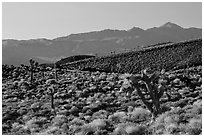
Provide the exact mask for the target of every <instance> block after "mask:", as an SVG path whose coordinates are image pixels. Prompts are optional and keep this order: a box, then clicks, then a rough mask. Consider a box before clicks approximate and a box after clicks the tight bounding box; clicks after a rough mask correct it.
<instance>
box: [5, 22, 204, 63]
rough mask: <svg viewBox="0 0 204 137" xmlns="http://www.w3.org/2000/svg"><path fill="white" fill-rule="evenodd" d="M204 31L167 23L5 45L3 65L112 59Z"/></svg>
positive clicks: (197, 34) (193, 36)
mask: <svg viewBox="0 0 204 137" xmlns="http://www.w3.org/2000/svg"><path fill="white" fill-rule="evenodd" d="M201 37H202V29H200V28H194V27H191V28H183V27H181V26H179V25H177V24H174V23H171V22H167V23H165V24H164V25H161V26H159V27H153V28H149V29H147V30H143V29H141V28H138V27H133V28H132V29H129V30H111V29H105V30H102V31H92V32H87V33H79V34H70V35H68V36H65V37H58V38H55V39H52V40H49V39H31V40H14V39H6V40H3V41H2V63H3V64H13V65H20V64H28V63H29V59H30V58H33V59H35V60H36V61H38V62H39V63H53V62H56V61H58V60H60V59H62V58H65V57H68V56H74V55H97V56H101V55H108V54H110V53H111V52H113V51H114V52H115V53H119V52H125V51H127V50H133V49H134V50H139V49H142V48H144V47H146V46H149V45H153V44H157V43H163V42H179V41H184V40H189V39H195V38H201Z"/></svg>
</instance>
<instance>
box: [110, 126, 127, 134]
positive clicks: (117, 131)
mask: <svg viewBox="0 0 204 137" xmlns="http://www.w3.org/2000/svg"><path fill="white" fill-rule="evenodd" d="M112 134H113V135H127V132H126V131H125V129H124V128H123V127H116V128H115V129H114V131H113V133H112Z"/></svg>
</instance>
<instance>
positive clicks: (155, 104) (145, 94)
mask: <svg viewBox="0 0 204 137" xmlns="http://www.w3.org/2000/svg"><path fill="white" fill-rule="evenodd" d="M161 74H162V75H161ZM163 74H164V71H162V72H161V73H153V74H148V73H147V70H144V71H142V73H141V74H139V75H134V76H131V77H130V78H129V80H130V82H131V84H132V85H133V87H134V88H135V89H136V90H137V93H138V95H139V96H140V98H141V100H142V102H143V103H144V104H145V105H146V107H147V108H148V109H149V110H150V111H151V113H152V114H153V117H154V118H155V117H156V116H157V115H158V114H160V113H161V106H160V98H161V97H162V95H163V93H164V90H165V80H164V75H163Z"/></svg>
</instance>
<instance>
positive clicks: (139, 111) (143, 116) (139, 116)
mask: <svg viewBox="0 0 204 137" xmlns="http://www.w3.org/2000/svg"><path fill="white" fill-rule="evenodd" d="M150 118H151V113H150V111H148V110H146V109H144V108H141V107H138V108H135V109H134V110H133V111H132V112H130V113H129V120H130V121H132V122H141V121H146V120H149V119H150Z"/></svg>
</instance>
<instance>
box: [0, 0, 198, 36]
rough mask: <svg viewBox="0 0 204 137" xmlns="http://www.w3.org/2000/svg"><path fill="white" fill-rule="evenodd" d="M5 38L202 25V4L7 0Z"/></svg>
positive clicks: (5, 6) (4, 16) (3, 20)
mask: <svg viewBox="0 0 204 137" xmlns="http://www.w3.org/2000/svg"><path fill="white" fill-rule="evenodd" d="M2 11H3V13H2V22H3V24H2V30H3V32H2V36H3V39H8V38H9V39H31V38H33V39H35V38H48V39H53V38H56V37H61V36H67V35H69V34H72V33H82V32H89V31H97V30H103V29H119V30H128V29H131V28H132V27H134V26H136V27H140V28H143V29H147V28H150V27H158V26H161V25H163V24H164V23H166V22H173V23H176V24H178V25H180V26H182V27H185V28H188V27H198V28H202V3H201V2H200V3H198V2H197V3H190V2H186V3H184V2H181V3H177V2H176V3H166V2H164V3H159V2H154V3H150V2H148V3H147V2H146V3H139V2H133V3H124V2H120V3H105V2H104V3H88V2H87V3H70V2H67V3H53V2H51V3H3V5H2Z"/></svg>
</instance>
